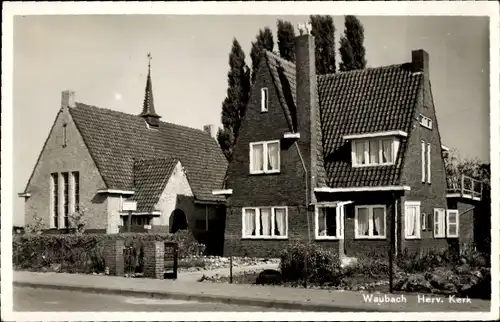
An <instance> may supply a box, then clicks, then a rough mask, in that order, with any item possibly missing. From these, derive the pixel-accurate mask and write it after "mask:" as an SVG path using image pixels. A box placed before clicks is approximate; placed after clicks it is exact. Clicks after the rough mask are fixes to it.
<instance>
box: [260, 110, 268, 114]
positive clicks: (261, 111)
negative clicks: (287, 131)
mask: <svg viewBox="0 0 500 322" xmlns="http://www.w3.org/2000/svg"><path fill="white" fill-rule="evenodd" d="M267 112H268V111H263V110H260V113H261V114H262V113H267Z"/></svg>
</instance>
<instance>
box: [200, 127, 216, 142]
mask: <svg viewBox="0 0 500 322" xmlns="http://www.w3.org/2000/svg"><path fill="white" fill-rule="evenodd" d="M203 131H205V132H207V133H208V134H210V136H211V137H213V138H214V139H215V138H217V131H216V129H215V125H214V124H208V125H205V126H203Z"/></svg>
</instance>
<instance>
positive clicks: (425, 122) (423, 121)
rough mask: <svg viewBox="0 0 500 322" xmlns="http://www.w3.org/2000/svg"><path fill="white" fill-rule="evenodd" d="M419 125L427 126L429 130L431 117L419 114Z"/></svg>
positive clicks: (430, 128)
mask: <svg viewBox="0 0 500 322" xmlns="http://www.w3.org/2000/svg"><path fill="white" fill-rule="evenodd" d="M420 125H422V126H423V127H425V128H428V129H429V130H432V119H430V118H428V117H427V116H424V115H422V114H420Z"/></svg>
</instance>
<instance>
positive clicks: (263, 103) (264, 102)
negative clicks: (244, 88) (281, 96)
mask: <svg viewBox="0 0 500 322" xmlns="http://www.w3.org/2000/svg"><path fill="white" fill-rule="evenodd" d="M267 108H268V96H267V88H261V89H260V111H261V112H267Z"/></svg>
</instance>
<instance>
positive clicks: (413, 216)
mask: <svg viewBox="0 0 500 322" xmlns="http://www.w3.org/2000/svg"><path fill="white" fill-rule="evenodd" d="M405 237H406V239H418V238H420V202H419V201H407V202H405Z"/></svg>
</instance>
